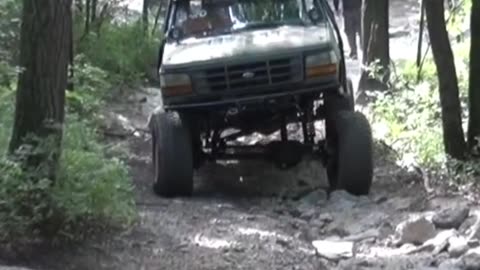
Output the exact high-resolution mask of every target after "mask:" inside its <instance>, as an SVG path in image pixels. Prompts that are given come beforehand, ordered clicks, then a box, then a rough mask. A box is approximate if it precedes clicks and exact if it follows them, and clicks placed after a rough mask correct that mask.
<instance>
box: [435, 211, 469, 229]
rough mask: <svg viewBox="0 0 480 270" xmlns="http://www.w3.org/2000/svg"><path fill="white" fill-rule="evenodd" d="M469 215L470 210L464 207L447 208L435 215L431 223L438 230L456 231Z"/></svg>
mask: <svg viewBox="0 0 480 270" xmlns="http://www.w3.org/2000/svg"><path fill="white" fill-rule="evenodd" d="M469 214H470V209H469V208H468V207H466V206H460V207H456V208H448V209H444V210H442V211H440V212H438V213H437V214H435V215H434V216H433V218H432V222H433V224H434V225H435V227H437V228H439V229H458V228H460V226H461V225H462V223H463V222H464V221H465V220H466V219H467V218H468V215H469Z"/></svg>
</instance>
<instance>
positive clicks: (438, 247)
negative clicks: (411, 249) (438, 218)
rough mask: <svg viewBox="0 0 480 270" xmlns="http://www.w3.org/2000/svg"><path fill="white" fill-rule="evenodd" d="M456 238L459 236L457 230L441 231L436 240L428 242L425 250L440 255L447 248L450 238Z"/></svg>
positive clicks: (425, 244)
mask: <svg viewBox="0 0 480 270" xmlns="http://www.w3.org/2000/svg"><path fill="white" fill-rule="evenodd" d="M455 236H457V231H455V230H446V231H441V232H439V233H438V234H437V235H436V236H435V237H434V238H432V239H429V240H427V241H426V242H425V243H424V244H423V246H424V247H425V250H428V251H431V252H432V253H433V254H438V253H440V252H442V251H443V250H445V249H446V248H447V246H448V243H449V240H450V238H453V237H455Z"/></svg>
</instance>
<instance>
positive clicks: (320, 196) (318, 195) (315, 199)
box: [301, 189, 328, 205]
mask: <svg viewBox="0 0 480 270" xmlns="http://www.w3.org/2000/svg"><path fill="white" fill-rule="evenodd" d="M327 197H328V196H327V192H326V191H325V190H322V189H319V190H315V191H312V192H310V193H309V194H307V195H306V196H305V197H303V198H302V199H301V201H302V203H303V204H309V205H317V204H318V203H319V202H324V201H326V200H327Z"/></svg>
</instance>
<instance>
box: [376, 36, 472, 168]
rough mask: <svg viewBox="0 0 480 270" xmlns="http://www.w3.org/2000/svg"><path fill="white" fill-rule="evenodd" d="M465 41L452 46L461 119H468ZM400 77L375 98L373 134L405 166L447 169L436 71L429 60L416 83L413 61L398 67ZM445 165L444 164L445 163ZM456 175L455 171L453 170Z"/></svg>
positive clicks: (466, 44)
mask: <svg viewBox="0 0 480 270" xmlns="http://www.w3.org/2000/svg"><path fill="white" fill-rule="evenodd" d="M468 44H469V41H465V42H463V43H460V44H456V45H455V46H453V49H454V54H455V60H456V69H457V76H458V79H459V89H460V99H461V101H462V106H463V115H462V117H463V119H464V122H466V120H467V117H468V108H467V100H468V99H467V98H468V97H467V93H468V91H467V87H468V52H469V46H468ZM399 67H400V68H399V70H400V74H398V77H397V78H396V79H394V80H393V83H392V84H393V90H392V91H391V92H388V93H380V94H378V95H377V97H376V100H375V102H374V104H373V110H372V117H373V122H374V124H373V126H374V129H375V134H376V135H377V136H378V137H380V139H383V140H385V142H386V143H387V144H389V145H391V146H392V147H393V148H394V149H395V150H396V151H397V152H398V153H399V154H400V157H401V159H402V162H403V163H404V164H405V165H421V166H422V167H424V168H427V169H447V168H446V164H451V161H450V160H449V159H448V157H446V156H445V153H444V146H443V135H442V122H441V107H440V100H439V93H438V78H437V73H436V67H435V64H434V62H433V59H432V58H431V57H429V58H427V59H426V61H425V63H424V64H423V67H422V76H421V80H420V82H417V73H418V69H417V67H416V66H415V63H414V62H413V61H405V62H402V63H399ZM447 161H448V162H447ZM455 171H457V170H455Z"/></svg>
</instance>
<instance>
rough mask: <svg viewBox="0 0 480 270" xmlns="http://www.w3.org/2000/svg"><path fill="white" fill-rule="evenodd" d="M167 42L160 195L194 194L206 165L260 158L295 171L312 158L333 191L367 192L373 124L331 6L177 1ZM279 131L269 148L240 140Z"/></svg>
mask: <svg viewBox="0 0 480 270" xmlns="http://www.w3.org/2000/svg"><path fill="white" fill-rule="evenodd" d="M164 36H165V37H164V40H163V42H162V45H161V47H160V55H159V76H160V84H161V91H162V98H163V104H162V105H161V106H159V108H158V109H157V110H155V111H154V112H153V113H152V115H151V117H150V120H149V127H150V129H151V133H152V155H153V158H152V160H153V164H154V170H155V179H154V185H153V188H154V191H155V192H156V193H157V194H158V195H160V196H166V197H173V196H189V195H192V192H193V172H194V170H195V169H198V168H200V167H201V166H202V165H203V164H204V162H205V161H215V160H221V159H240V158H258V157H260V158H269V159H270V160H272V161H273V162H275V164H277V165H278V166H279V167H281V168H285V169H287V168H290V167H291V166H295V165H296V164H298V162H300V161H301V159H302V156H303V154H305V153H307V152H311V153H313V154H315V155H314V156H318V157H319V166H321V165H324V166H325V167H326V169H327V175H328V180H329V183H330V187H331V189H344V190H346V191H348V192H350V193H352V194H354V195H364V194H368V193H369V190H370V186H371V183H372V172H373V158H372V134H371V128H370V125H369V123H368V121H367V119H366V118H365V117H364V116H363V115H362V114H361V113H359V112H355V110H354V94H353V89H352V83H351V81H350V80H349V79H348V78H347V76H346V66H345V60H344V52H343V45H342V40H341V36H340V32H339V29H338V26H337V24H336V22H335V19H334V15H333V12H332V10H331V9H330V6H329V5H328V3H327V1H326V0H171V1H170V2H169V5H168V10H167V14H166V20H165V27H164ZM321 120H325V121H324V122H325V134H326V135H325V136H323V137H324V138H320V139H318V136H316V135H318V134H316V133H317V132H316V129H315V126H314V124H315V122H316V121H321ZM289 123H301V127H302V133H303V138H302V140H301V141H299V140H291V139H289V134H288V133H287V125H288V124H289ZM278 131H280V132H279V133H280V136H279V137H280V138H279V139H278V140H277V141H273V142H271V143H269V144H257V145H239V144H238V142H237V139H238V138H239V137H241V136H246V135H249V134H252V133H254V132H259V133H262V134H272V133H274V132H278Z"/></svg>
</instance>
